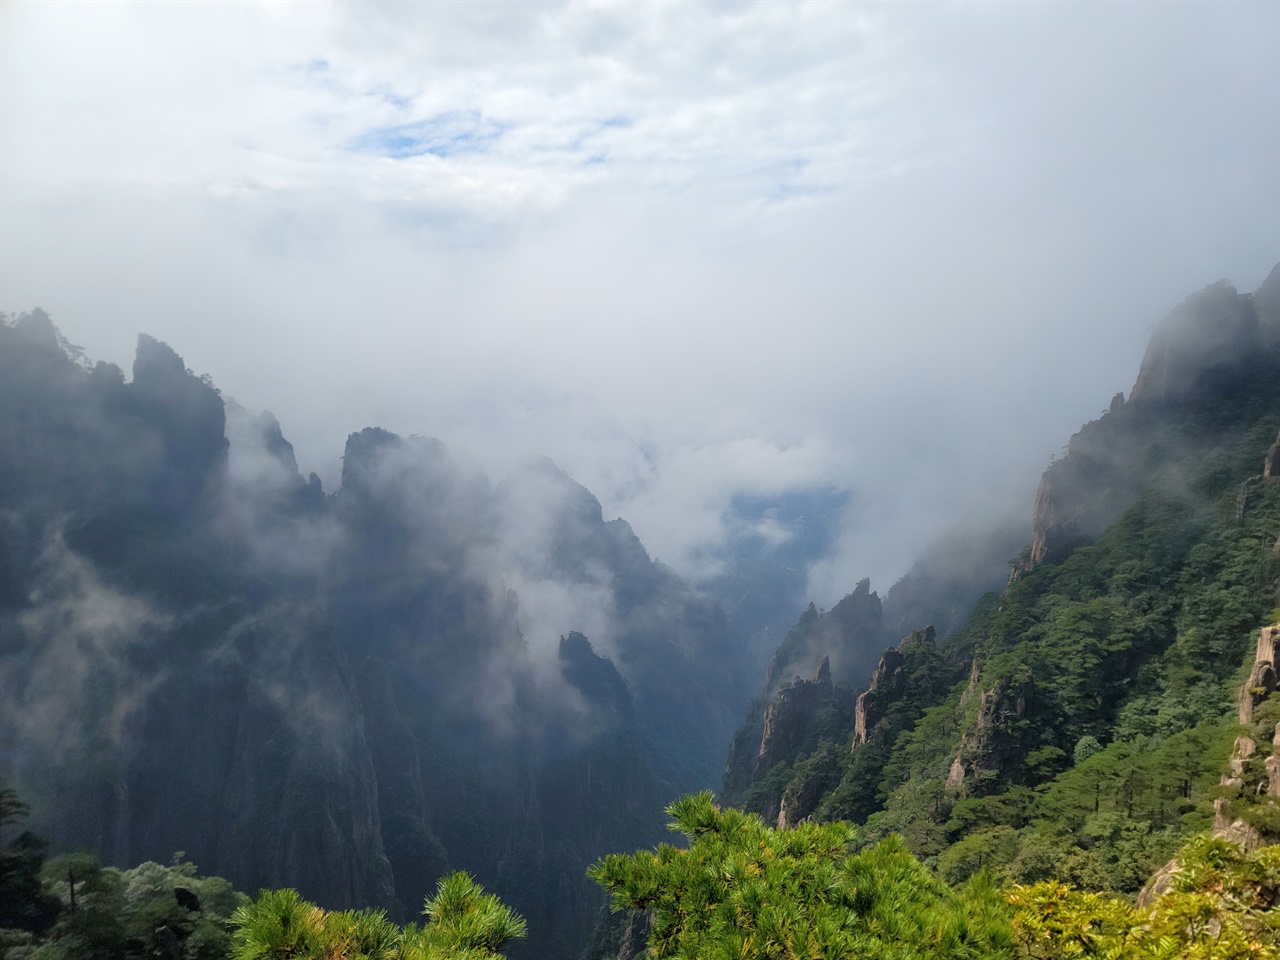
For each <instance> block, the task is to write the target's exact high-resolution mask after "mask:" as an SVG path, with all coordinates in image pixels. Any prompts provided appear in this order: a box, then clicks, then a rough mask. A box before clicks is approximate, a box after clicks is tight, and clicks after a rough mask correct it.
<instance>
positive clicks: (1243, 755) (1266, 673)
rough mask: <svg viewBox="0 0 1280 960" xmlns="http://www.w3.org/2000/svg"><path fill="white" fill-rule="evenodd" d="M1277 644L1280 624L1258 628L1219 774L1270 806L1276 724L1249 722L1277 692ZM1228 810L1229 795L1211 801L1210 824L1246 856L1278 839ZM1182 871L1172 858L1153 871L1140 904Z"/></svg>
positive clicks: (1277, 758)
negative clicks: (1234, 732)
mask: <svg viewBox="0 0 1280 960" xmlns="http://www.w3.org/2000/svg"><path fill="white" fill-rule="evenodd" d="M1278 643H1280V624H1277V625H1273V626H1269V627H1263V628H1262V631H1261V632H1260V633H1259V635H1258V645H1257V648H1256V650H1255V652H1254V661H1253V667H1252V669H1251V670H1250V671H1249V679H1248V680H1246V681H1245V683H1244V686H1242V687H1241V688H1240V692H1239V695H1238V697H1237V703H1238V706H1239V710H1238V714H1237V719H1238V720H1239V721H1240V724H1241V725H1242V726H1243V727H1244V728H1245V730H1246V731H1247V732H1246V733H1245V734H1243V735H1241V736H1239V737H1236V742H1235V745H1234V747H1233V748H1232V751H1231V757H1230V759H1228V761H1227V770H1226V772H1225V773H1223V775H1222V779H1221V786H1222V787H1223V788H1225V789H1227V790H1228V791H1230V792H1231V793H1232V794H1233V795H1234V796H1236V797H1241V796H1249V795H1250V794H1251V795H1252V797H1250V800H1251V801H1252V800H1254V799H1256V798H1261V802H1262V803H1264V804H1269V805H1271V804H1274V803H1275V800H1274V799H1273V798H1280V723H1277V724H1276V726H1275V730H1274V731H1271V730H1265V729H1264V730H1263V731H1258V730H1257V727H1256V725H1255V724H1254V722H1253V715H1254V709H1255V708H1256V707H1257V706H1258V704H1260V703H1261V702H1262V701H1264V700H1266V699H1267V697H1268V696H1269V695H1270V694H1271V693H1272V692H1273V691H1274V690H1275V689H1276V672H1275V656H1276V646H1277V644H1278ZM1259 733H1261V734H1262V735H1263V736H1266V735H1269V737H1268V739H1269V742H1268V743H1267V747H1268V748H1269V749H1268V752H1267V755H1266V756H1265V757H1260V756H1259V746H1260V745H1261V744H1260V742H1259V741H1260V739H1261V737H1260V736H1259ZM1238 813H1239V811H1237V810H1235V809H1233V804H1232V800H1231V797H1230V796H1227V797H1218V798H1217V799H1215V800H1214V801H1213V826H1212V828H1211V829H1212V832H1213V835H1214V836H1215V837H1218V838H1219V839H1222V840H1226V841H1227V842H1228V843H1234V844H1235V845H1236V846H1238V847H1240V848H1241V849H1242V850H1244V851H1246V852H1249V851H1252V850H1256V849H1258V848H1259V847H1263V846H1267V845H1269V844H1272V843H1275V842H1277V840H1280V837H1275V836H1272V835H1268V834H1264V832H1263V831H1262V830H1260V829H1259V828H1258V827H1257V826H1255V825H1254V824H1253V823H1250V822H1249V821H1248V820H1246V819H1245V818H1244V817H1243V816H1239V815H1238ZM1180 870H1181V867H1180V866H1179V865H1178V861H1177V860H1171V861H1169V862H1168V863H1167V864H1165V865H1164V866H1163V867H1162V868H1161V869H1160V870H1158V871H1157V872H1156V873H1155V875H1154V876H1152V878H1151V879H1150V880H1148V881H1147V884H1146V886H1144V887H1143V888H1142V891H1141V892H1140V893H1139V894H1138V905H1139V906H1143V907H1145V906H1150V905H1151V904H1152V903H1154V902H1155V901H1156V900H1157V899H1159V898H1160V897H1161V896H1162V895H1164V894H1165V893H1168V892H1169V891H1170V890H1172V889H1173V884H1174V878H1175V877H1176V876H1177V874H1178V872H1179V871H1180Z"/></svg>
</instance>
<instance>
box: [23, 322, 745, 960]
mask: <svg viewBox="0 0 1280 960" xmlns="http://www.w3.org/2000/svg"><path fill="white" fill-rule="evenodd" d="M0 444H3V449H4V450H5V456H4V457H3V458H2V459H0V684H2V686H3V689H4V690H5V691H6V694H8V693H9V692H12V696H9V695H6V697H5V698H4V702H3V704H0V779H3V780H4V781H6V782H7V783H12V784H14V785H15V786H16V787H17V788H18V789H20V790H21V791H22V793H23V795H24V796H25V797H26V798H28V799H29V800H30V802H31V803H32V806H33V810H34V815H33V818H32V819H33V826H34V827H35V828H36V829H38V830H39V831H40V832H41V833H43V834H45V835H46V836H48V837H50V839H51V840H52V841H53V843H54V846H55V849H66V848H84V849H89V850H92V851H93V852H95V853H97V854H99V855H100V856H102V857H103V858H104V859H107V860H108V861H110V862H114V863H117V864H119V865H122V866H123V865H131V864H135V863H137V862H139V861H142V860H147V859H153V860H157V861H160V862H165V861H167V860H168V859H169V858H170V857H171V856H172V855H173V853H174V852H175V851H177V850H184V851H186V852H187V854H188V855H189V856H191V857H192V858H193V859H194V860H195V861H196V862H198V863H199V864H200V865H201V867H202V868H203V869H205V870H207V871H209V872H211V873H218V874H221V875H224V876H226V877H228V878H229V879H231V880H232V881H233V882H234V883H236V884H237V885H238V886H240V887H242V888H244V889H250V890H252V889H257V888H258V887H261V886H270V887H285V886H292V887H296V888H298V889H299V890H300V891H301V892H302V893H303V894H304V896H306V897H308V898H310V899H312V900H314V901H316V902H318V903H320V904H322V905H324V906H326V907H347V906H368V905H374V906H385V907H388V908H390V909H391V911H392V912H393V913H394V914H396V915H397V916H398V917H400V918H401V919H409V918H411V917H413V916H416V914H417V911H418V909H419V908H420V904H421V902H422V900H423V898H424V897H425V896H426V895H427V894H428V893H430V892H431V891H432V889H433V888H434V884H435V881H436V879H437V878H438V877H439V876H440V875H441V874H442V872H443V871H444V870H445V869H446V868H458V869H467V870H470V871H471V872H473V873H474V874H476V875H477V877H478V878H479V879H480V880H481V882H482V883H484V884H485V885H486V886H487V887H488V888H490V889H492V890H494V891H495V892H497V893H499V894H500V895H501V896H502V897H503V899H504V900H506V901H507V902H509V903H511V904H512V905H513V906H514V907H516V908H517V909H518V910H520V911H521V912H522V913H523V914H524V915H525V916H526V917H527V918H528V919H529V921H530V926H531V929H532V931H533V936H532V938H531V940H530V941H529V942H528V944H527V946H525V947H523V948H522V949H523V950H524V951H525V955H526V956H537V957H539V958H542V957H548V958H551V957H567V956H571V955H573V954H574V953H576V949H577V946H578V944H580V943H581V941H582V940H583V939H584V937H585V934H586V931H587V930H588V929H589V928H590V924H591V921H592V919H593V917H594V914H595V911H596V909H597V908H598V906H599V903H600V901H601V899H602V896H601V894H600V891H599V890H598V889H597V888H596V887H595V885H594V884H592V883H591V882H590V881H589V880H587V879H586V877H585V876H584V870H585V868H586V866H587V865H588V864H589V863H591V862H592V861H593V860H594V859H596V858H597V857H598V856H600V855H601V854H603V853H606V852H611V851H616V850H621V849H633V848H634V847H636V846H642V845H648V844H650V843H653V842H656V840H658V839H660V838H661V837H662V836H663V835H664V831H663V820H662V806H663V804H664V803H665V802H666V801H668V800H670V799H672V798H673V797H674V796H676V795H678V794H679V793H681V792H684V791H688V790H693V789H698V788H700V787H703V786H705V785H706V784H708V783H710V782H713V780H714V777H715V775H716V774H717V773H718V770H719V766H720V761H721V758H722V756H723V745H724V743H725V742H726V741H727V740H728V737H729V733H730V731H731V724H732V722H733V719H734V715H735V712H736V710H737V709H739V708H740V705H741V702H742V693H741V692H739V691H736V690H734V689H733V687H734V679H733V678H734V676H735V673H734V671H735V669H736V667H735V665H734V663H733V648H732V646H731V644H730V643H729V640H728V637H727V635H726V633H725V629H724V617H723V614H722V613H721V612H720V610H719V608H718V607H717V606H716V605H715V604H713V603H710V602H709V601H707V600H706V599H705V598H704V597H702V596H701V595H699V594H698V593H697V592H696V591H695V590H693V589H692V588H690V587H689V586H688V585H687V584H685V583H684V582H682V581H681V580H680V579H679V578H678V577H676V576H675V575H674V574H673V573H672V572H671V571H670V570H668V569H666V568H665V567H662V566H661V565H660V564H657V563H654V562H653V561H652V560H651V559H650V558H649V556H648V554H647V553H646V552H645V550H644V547H643V546H642V545H641V543H640V541H639V540H638V539H637V538H636V537H635V535H634V533H633V532H632V531H631V529H630V528H629V527H628V526H627V525H626V523H625V522H623V521H621V520H611V521H606V520H605V518H604V517H603V516H602V514H601V510H600V504H599V502H598V501H597V500H596V499H595V498H594V497H593V496H591V494H590V493H589V492H587V491H586V490H585V489H583V488H582V487H581V486H579V485H578V484H576V483H574V482H573V481H572V480H571V479H570V478H568V477H567V476H565V475H564V474H563V472H562V471H560V470H559V469H558V468H556V467H555V466H554V465H553V464H550V463H549V462H541V463H537V464H533V465H531V466H530V467H529V468H528V469H526V470H524V471H517V472H516V473H514V474H513V475H512V476H511V477H509V478H507V479H506V480H505V481H504V482H503V483H501V484H499V485H497V486H493V485H492V484H490V483H489V482H488V480H487V479H486V478H484V477H482V476H478V475H474V474H472V473H469V472H468V471H466V470H464V469H463V468H461V467H460V466H459V465H458V464H457V463H456V462H455V461H454V460H453V459H452V458H451V457H450V455H449V452H448V451H447V450H446V449H445V448H444V447H443V445H441V444H439V443H438V442H436V441H434V440H429V439H422V438H408V439H405V438H401V437H398V436H395V435H394V434H391V433H389V432H387V431H383V430H378V429H374V428H370V429H365V430H361V431H358V432H356V433H353V434H352V435H351V437H350V438H349V440H348V443H347V448H346V451H345V459H344V461H343V482H342V488H341V490H340V491H338V492H337V493H336V494H333V495H330V496H326V495H325V494H324V492H323V490H322V489H321V488H320V484H319V481H318V480H317V479H316V478H315V477H314V476H312V477H311V478H309V479H304V478H303V477H302V476H301V475H300V474H299V471H298V467H297V462H296V459H295V458H294V456H293V450H292V447H291V446H290V445H289V443H288V441H287V439H286V438H285V436H284V432H283V430H282V429H281V427H280V424H279V423H278V422H277V421H276V420H275V419H274V418H273V417H271V416H270V415H269V414H263V415H259V414H253V413H250V412H248V411H247V410H245V409H244V408H242V407H240V406H239V405H238V404H235V403H233V402H231V401H227V400H224V398H222V397H221V396H220V394H219V393H218V391H217V389H216V388H215V387H214V386H213V385H212V383H210V382H209V380H208V378H201V377H197V376H195V375H193V374H192V373H191V372H189V371H188V370H187V369H186V367H185V364H184V363H183V361H182V360H181V358H180V357H179V356H178V354H177V353H175V352H174V351H173V350H172V349H170V348H169V347H168V346H166V345H165V344H162V343H159V342H158V341H156V340H154V339H152V338H149V337H145V336H144V337H141V338H140V339H139V342H138V350H137V357H136V360H135V364H134V368H133V377H132V379H131V380H128V381H127V380H126V379H125V377H124V374H123V372H122V371H121V370H119V368H116V367H114V366H111V365H108V364H98V365H97V366H95V367H92V368H88V367H87V366H85V365H83V364H82V363H80V362H78V361H77V359H76V358H75V356H74V354H73V353H72V352H69V350H68V349H67V348H66V346H65V344H64V343H63V342H62V341H61V340H60V337H59V335H58V333H57V331H56V329H55V328H54V327H53V325H52V323H51V322H50V321H49V318H48V317H47V316H45V315H44V314H42V313H39V312H36V313H33V314H31V315H26V316H23V317H21V318H19V319H18V320H17V321H16V322H14V323H5V324H0ZM579 627H586V628H588V629H590V630H591V631H592V639H591V640H590V641H588V640H587V639H586V637H585V636H584V635H583V633H585V632H586V631H585V630H584V631H583V632H582V633H575V632H572V631H573V630H574V629H575V628H579ZM562 636H563V637H564V639H563V641H562V642H561V641H560V638H561V637H562ZM597 651H598V652H597Z"/></svg>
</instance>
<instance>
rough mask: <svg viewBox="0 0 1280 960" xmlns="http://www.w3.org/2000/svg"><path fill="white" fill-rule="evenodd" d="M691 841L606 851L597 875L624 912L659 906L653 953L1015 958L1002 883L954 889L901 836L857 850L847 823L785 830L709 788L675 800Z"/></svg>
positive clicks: (677, 817)
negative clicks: (718, 798) (721, 802)
mask: <svg viewBox="0 0 1280 960" xmlns="http://www.w3.org/2000/svg"><path fill="white" fill-rule="evenodd" d="M667 812H668V813H669V814H670V815H671V817H672V820H673V823H672V829H675V830H679V831H680V832H682V833H683V834H684V835H685V836H686V837H687V838H688V840H689V841H690V843H689V847H688V849H685V850H680V849H677V848H675V847H671V846H666V845H664V846H661V847H659V848H658V849H657V850H656V851H653V852H646V851H642V852H640V853H636V854H634V855H631V856H622V855H614V856H609V857H605V858H604V859H602V860H600V861H599V862H597V863H596V865H595V866H594V867H592V868H591V870H590V871H589V874H590V876H591V877H592V878H593V879H595V880H596V881H597V882H599V883H600V884H601V885H602V886H604V887H605V888H606V889H608V890H609V891H611V893H612V895H613V906H614V909H616V910H630V909H639V910H652V911H653V914H654V920H653V925H652V927H651V930H650V935H649V951H650V955H651V956H653V957H655V958H660V957H678V958H685V960H694V958H697V960H721V958H724V960H728V958H756V957H759V958H801V957H804V958H812V957H823V958H828V960H838V958H850V960H852V958H855V957H857V958H890V957H892V958H895V960H912V958H939V960H940V958H944V957H946V958H956V960H961V958H965V957H974V958H977V957H999V956H1007V955H1008V954H1007V949H1008V945H1009V934H1008V927H1007V921H1006V919H1005V917H1004V910H1003V904H1002V903H1001V901H1000V898H999V897H998V895H997V894H996V892H995V890H994V888H992V887H990V886H989V885H982V884H975V885H974V886H973V887H971V888H969V889H967V890H966V891H963V892H960V893H958V892H956V891H952V890H950V889H948V888H947V886H946V885H945V884H943V883H942V882H941V881H939V880H938V879H937V877H935V876H934V875H933V874H932V873H931V872H930V871H929V870H927V869H926V868H925V867H923V866H922V865H921V864H920V863H919V862H918V861H917V860H916V859H915V858H914V857H912V856H911V855H910V853H908V852H907V849H906V847H905V845H904V844H903V843H902V841H901V840H898V839H896V838H890V839H887V840H885V841H883V842H881V843H879V844H877V845H875V846H873V847H870V848H868V849H866V850H864V851H862V852H857V853H855V852H853V844H854V840H855V838H856V831H855V830H854V828H853V827H851V826H850V825H849V824H847V823H843V822H834V823H826V824H816V823H803V824H801V825H799V826H798V827H796V828H795V829H794V830H783V831H778V830H773V829H771V828H769V827H767V826H765V824H764V822H763V821H761V820H760V818H759V817H757V816H755V815H754V814H748V813H743V812H741V811H738V810H734V809H724V810H722V809H720V808H719V807H717V806H715V805H714V804H713V803H712V801H711V795H710V794H709V793H702V794H698V795H696V796H688V797H684V798H683V799H681V800H679V801H677V802H675V803H673V804H672V805H671V806H670V807H668V808H667Z"/></svg>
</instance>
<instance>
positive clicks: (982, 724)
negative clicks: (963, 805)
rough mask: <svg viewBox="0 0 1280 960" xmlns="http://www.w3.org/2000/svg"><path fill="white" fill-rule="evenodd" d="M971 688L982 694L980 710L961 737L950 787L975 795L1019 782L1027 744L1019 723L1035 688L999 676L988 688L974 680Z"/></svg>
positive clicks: (1028, 682) (1024, 679) (1023, 680)
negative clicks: (994, 786) (993, 786)
mask: <svg viewBox="0 0 1280 960" xmlns="http://www.w3.org/2000/svg"><path fill="white" fill-rule="evenodd" d="M970 686H971V688H972V689H974V691H975V692H977V695H978V711H977V715H976V717H975V718H974V720H973V722H972V723H971V724H970V725H969V727H968V728H967V729H966V730H965V732H964V734H963V735H962V737H961V740H960V749H959V750H958V751H957V753H956V756H955V757H954V758H953V760H952V762H951V768H950V770H949V771H948V773H947V781H946V786H947V789H948V790H951V791H955V792H958V793H963V794H966V795H971V796H972V795H981V794H982V793H983V791H984V790H985V789H987V787H986V785H987V784H988V783H997V782H1008V781H1010V780H1012V781H1014V782H1016V781H1017V780H1018V777H1019V775H1020V774H1021V772H1022V763H1021V761H1022V757H1023V756H1024V755H1025V749H1024V748H1025V747H1026V744H1025V743H1023V735H1021V734H1019V733H1018V732H1017V731H1018V729H1019V727H1020V726H1021V725H1020V724H1018V722H1017V721H1019V720H1020V719H1021V718H1022V717H1024V716H1025V715H1026V713H1027V709H1028V707H1029V705H1030V702H1031V698H1032V696H1033V695H1034V692H1035V685H1034V684H1033V683H1032V680H1031V677H1030V676H1026V675H1021V676H1001V677H996V678H994V679H993V680H992V681H991V682H990V684H989V685H987V686H985V687H982V686H978V685H975V684H974V683H973V681H972V680H971V683H970ZM978 691H980V692H978Z"/></svg>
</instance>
